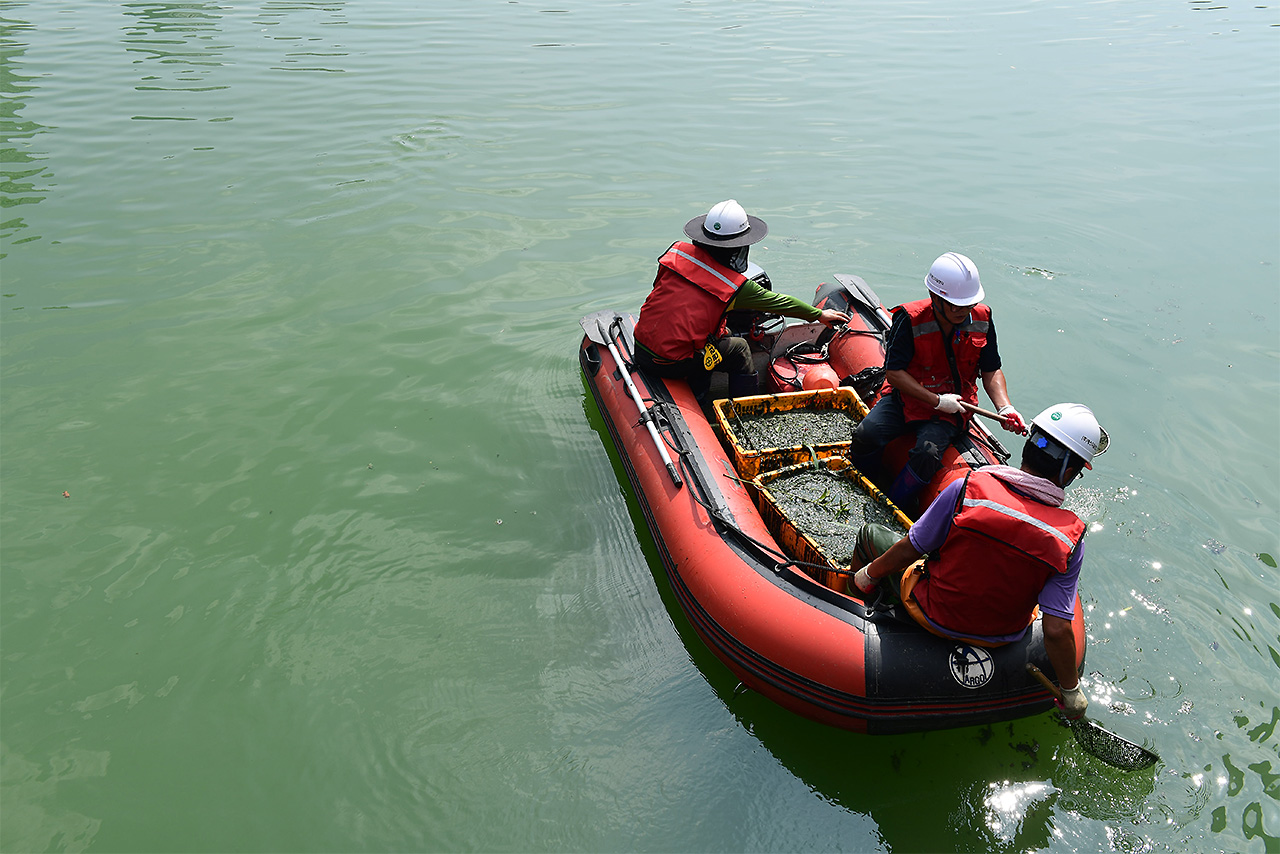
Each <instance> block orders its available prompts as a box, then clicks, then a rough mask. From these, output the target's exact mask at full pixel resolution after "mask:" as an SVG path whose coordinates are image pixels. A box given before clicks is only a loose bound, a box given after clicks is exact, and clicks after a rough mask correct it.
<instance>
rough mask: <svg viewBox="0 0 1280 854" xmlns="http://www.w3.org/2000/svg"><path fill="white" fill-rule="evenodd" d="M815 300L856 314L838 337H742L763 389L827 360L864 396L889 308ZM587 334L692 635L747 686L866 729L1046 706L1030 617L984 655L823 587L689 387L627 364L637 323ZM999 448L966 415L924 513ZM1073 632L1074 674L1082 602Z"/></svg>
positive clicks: (592, 320)
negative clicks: (764, 509)
mask: <svg viewBox="0 0 1280 854" xmlns="http://www.w3.org/2000/svg"><path fill="white" fill-rule="evenodd" d="M815 304H817V305H819V306H824V307H830V308H838V309H841V310H847V311H848V312H849V313H850V315H851V317H852V320H851V322H850V323H849V324H848V327H846V328H844V329H842V330H839V331H837V332H836V333H835V334H834V335H833V334H832V333H831V332H830V331H829V330H826V329H825V328H824V327H822V326H821V325H819V324H803V323H802V324H793V325H790V326H782V327H780V328H775V329H772V330H770V329H768V328H767V327H761V326H760V325H759V324H758V323H755V324H753V327H752V329H751V330H750V331H749V333H748V334H749V336H750V337H751V339H752V341H753V347H754V348H756V349H757V350H758V351H759V352H758V357H757V361H758V362H764V363H767V368H768V374H769V377H770V383H771V384H772V389H773V390H775V391H786V390H793V389H794V386H795V384H796V383H798V384H799V386H800V387H801V388H803V386H804V379H805V377H806V375H808V374H809V373H810V372H813V371H815V370H817V367H816V366H821V368H822V370H821V371H820V376H821V378H822V383H823V384H827V383H829V382H830V377H831V375H832V373H834V375H835V376H836V377H837V378H838V382H839V383H840V385H842V386H847V387H852V388H853V389H854V390H855V391H856V392H857V393H858V394H859V396H860V397H861V398H862V399H863V400H865V401H866V403H867V404H868V405H870V404H871V403H872V402H874V399H875V398H876V396H877V395H878V394H879V393H880V391H881V385H882V382H883V362H884V335H885V332H886V331H887V329H888V325H889V323H888V315H887V313H886V312H885V310H884V308H883V306H881V305H880V302H879V299H878V298H877V297H876V296H875V294H874V292H873V291H872V290H871V289H870V288H869V287H868V286H867V285H866V283H865V282H863V281H862V280H861V279H859V278H857V277H856V276H838V277H837V282H836V283H835V284H833V285H823V286H821V287H819V288H818V291H817V295H816V299H815ZM582 327H583V330H584V331H585V332H586V335H585V336H584V337H583V339H582V342H581V344H580V346H579V351H578V358H579V362H580V365H581V367H582V373H583V376H584V378H585V381H586V385H587V387H588V388H589V389H590V391H591V397H592V398H593V399H594V401H595V403H596V405H597V406H598V408H599V411H600V414H601V417H602V419H603V421H604V423H605V424H606V425H607V427H608V432H609V436H608V441H607V443H606V444H607V445H612V447H613V449H614V450H615V451H616V452H617V454H618V456H619V457H620V459H621V461H622V464H623V466H624V468H625V469H626V472H627V475H628V478H629V479H630V481H631V485H632V487H633V488H634V490H635V493H636V497H637V499H638V501H639V505H640V507H641V508H642V509H643V512H644V516H645V519H646V521H647V523H648V526H649V529H650V531H651V532H652V534H653V538H654V541H655V542H656V544H657V546H658V550H659V552H660V554H661V556H662V563H663V567H664V569H665V571H666V573H667V576H668V578H669V580H670V583H671V588H672V590H673V591H674V593H675V595H676V598H677V599H678V601H679V603H680V607H681V609H682V610H683V611H684V614H685V616H686V617H687V618H688V620H689V622H690V623H691V624H692V625H693V627H694V629H695V630H696V631H697V633H698V635H699V637H701V638H702V640H703V641H704V642H705V643H706V644H707V646H708V647H709V648H710V649H711V651H712V652H713V653H714V654H715V655H716V657H718V658H719V659H720V660H721V661H723V662H724V664H725V665H726V666H727V667H728V668H729V669H730V670H732V671H733V673H734V674H735V675H736V676H737V677H738V679H739V680H741V682H742V684H743V685H744V686H745V687H747V688H750V689H751V690H754V691H757V692H759V693H760V694H763V695H764V696H766V697H768V698H769V699H771V700H772V701H774V702H775V703H777V704H778V705H780V706H783V707H784V708H787V709H790V710H792V711H794V712H796V713H797V714H800V715H803V716H805V717H807V718H811V719H813V720H816V721H820V722H822V723H826V724H830V725H832V726H837V727H841V728H844V729H850V730H855V731H860V732H870V733H890V732H906V731H912V730H927V729H942V728H946V727H958V726H968V725H973V724H982V723H991V722H994V721H1001V720H1008V719H1011V718H1017V717H1022V716H1026V715H1030V714H1035V713H1039V712H1043V711H1046V710H1048V709H1050V708H1052V707H1053V701H1052V698H1051V697H1050V695H1049V694H1048V693H1047V692H1046V691H1045V689H1044V688H1043V687H1041V686H1040V684H1039V683H1038V682H1036V681H1035V680H1034V679H1033V678H1032V677H1031V676H1030V675H1028V673H1027V668H1026V665H1027V664H1028V663H1032V664H1035V665H1036V666H1038V667H1039V668H1041V669H1042V670H1048V671H1049V672H1052V670H1051V668H1050V666H1049V663H1048V658H1047V656H1046V655H1045V650H1044V638H1043V633H1042V631H1041V623H1040V620H1039V619H1037V620H1036V621H1035V622H1034V623H1033V624H1032V626H1031V627H1030V629H1029V630H1028V631H1027V633H1026V635H1025V636H1024V637H1023V639H1022V640H1020V641H1017V642H1014V643H1011V644H1007V645H1005V646H1002V647H998V648H994V649H984V648H980V647H976V646H971V645H969V644H966V643H962V642H957V641H953V640H948V639H944V638H941V637H937V636H935V635H932V634H930V633H928V632H926V631H924V630H923V629H922V628H920V627H919V626H918V625H917V624H916V623H915V622H914V621H913V620H912V619H911V617H910V616H908V615H907V614H906V613H905V612H902V611H901V609H900V607H895V606H891V605H887V604H879V603H868V602H864V601H862V600H861V599H858V598H855V597H852V596H849V595H847V594H846V593H844V592H842V590H841V589H835V588H843V587H844V585H843V584H834V585H831V586H828V585H827V584H824V583H822V582H821V581H819V580H818V578H821V577H822V576H821V574H817V575H816V576H815V574H813V573H812V572H809V571H806V569H807V567H806V566H805V565H804V564H803V561H802V560H799V559H798V556H797V555H792V554H788V553H787V552H786V551H785V550H784V548H783V547H782V546H781V545H780V542H779V538H776V537H775V534H774V532H773V531H771V530H770V526H769V525H768V524H766V520H765V518H764V516H762V514H761V512H760V510H759V509H757V505H756V503H754V501H753V498H752V494H751V493H750V491H749V488H750V487H749V484H747V483H745V482H744V481H745V480H746V478H744V477H742V476H741V475H740V473H739V471H738V470H737V468H736V466H735V460H734V459H733V454H732V451H733V449H732V448H731V447H729V448H727V447H726V443H725V442H724V441H722V436H721V435H720V434H719V433H718V432H717V430H716V429H715V427H714V426H713V425H712V424H711V423H710V422H708V420H707V418H706V417H705V415H704V414H703V411H702V409H701V407H700V406H699V404H698V402H697V401H696V400H695V399H694V397H693V395H692V393H691V392H690V391H689V388H688V386H687V384H686V383H685V382H683V381H681V380H664V379H660V378H657V377H653V376H650V375H647V374H646V373H644V372H643V371H641V370H639V369H638V368H636V367H634V365H633V364H632V353H634V351H635V350H634V340H633V338H632V329H633V327H634V319H633V318H631V317H629V316H624V315H621V314H617V313H614V312H600V313H597V314H593V315H589V316H588V317H585V318H583V320H582ZM811 385H813V384H812V383H811ZM713 388H714V386H713ZM905 453H906V448H905V446H901V447H897V448H895V447H894V446H892V445H891V446H890V448H889V449H887V451H886V454H885V464H886V466H887V467H893V466H900V465H901V464H902V462H903V461H904V460H905ZM1007 456H1008V455H1007V453H1006V452H1004V450H1003V448H1001V447H1000V445H999V442H998V441H996V440H995V439H994V437H992V436H991V435H990V434H989V433H987V432H986V431H985V430H983V429H982V428H981V427H980V425H977V424H972V425H971V430H970V432H969V435H968V437H967V438H966V439H965V440H963V441H961V442H960V443H959V447H957V448H955V449H953V450H952V451H951V452H949V453H948V455H947V458H946V459H945V460H944V466H943V468H942V470H940V471H939V473H938V476H937V477H936V478H935V479H934V481H933V482H932V483H931V484H930V485H929V486H928V487H926V488H925V491H924V493H923V494H922V495H921V506H927V504H928V502H929V501H930V500H931V499H932V498H933V497H934V496H936V495H937V493H938V492H939V491H940V490H941V489H942V487H944V486H945V485H946V483H948V482H950V481H951V480H953V479H954V478H956V477H960V476H963V474H964V472H965V471H967V470H968V469H969V468H970V467H976V466H980V465H986V464H989V463H994V462H1002V461H1003V460H1004V459H1005V458H1007ZM895 460H896V461H895ZM1074 627H1075V636H1076V646H1077V649H1078V650H1079V651H1080V652H1079V661H1078V662H1077V667H1082V666H1083V661H1084V647H1085V637H1084V619H1083V615H1082V611H1081V607H1080V602H1079V599H1078V598H1077V601H1076V614H1075V623H1074Z"/></svg>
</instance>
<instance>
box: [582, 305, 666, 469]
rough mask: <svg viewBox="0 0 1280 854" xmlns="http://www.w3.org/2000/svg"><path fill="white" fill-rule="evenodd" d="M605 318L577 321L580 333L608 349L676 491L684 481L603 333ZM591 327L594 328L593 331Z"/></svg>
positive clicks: (606, 336)
mask: <svg viewBox="0 0 1280 854" xmlns="http://www.w3.org/2000/svg"><path fill="white" fill-rule="evenodd" d="M605 316H606V313H605V312H597V313H596V314H591V315H587V316H586V317H584V318H582V320H581V321H579V323H580V324H581V326H582V331H583V332H586V333H587V337H588V338H589V339H591V341H592V342H593V343H595V344H603V345H605V346H606V347H608V348H609V355H610V356H612V357H613V361H614V364H616V365H617V366H618V373H619V374H621V375H622V382H623V384H624V385H626V387H627V392H628V393H630V395H631V400H632V401H633V402H634V403H635V405H636V409H637V410H639V412H640V420H641V421H643V422H644V425H645V426H646V427H648V428H649V436H650V438H652V439H653V444H654V447H656V448H657V449H658V456H659V457H661V458H662V463H663V465H665V466H666V467H667V474H669V475H671V482H672V483H674V484H675V485H676V489H679V488H680V487H682V486H684V481H682V480H681V479H680V473H679V472H678V471H676V467H675V464H674V463H673V462H671V455H670V454H668V453H667V446H666V445H665V444H663V441H662V436H660V435H659V434H658V428H657V426H655V424H654V417H653V411H652V410H651V409H650V408H649V407H647V406H645V405H644V400H643V399H641V397H640V392H639V391H637V390H636V385H635V383H633V382H632V381H631V374H630V373H629V372H628V370H627V366H626V364H624V363H623V361H622V356H620V355H619V354H618V348H617V347H616V346H614V343H613V339H612V338H610V337H609V333H608V332H606V331H605V325H604V320H603V318H604V317H605ZM592 327H594V330H593V328H592ZM593 332H594V334H593Z"/></svg>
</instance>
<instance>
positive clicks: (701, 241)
mask: <svg viewBox="0 0 1280 854" xmlns="http://www.w3.org/2000/svg"><path fill="white" fill-rule="evenodd" d="M684 233H685V236H686V237H688V238H689V241H690V242H688V243H685V242H676V243H673V244H672V245H671V248H669V249H668V250H667V251H666V252H665V253H663V255H662V257H661V258H659V259H658V273H657V276H656V277H655V278H654V281H653V290H652V291H650V292H649V296H648V298H647V299H646V300H645V301H644V305H643V306H641V308H640V318H639V320H637V321H636V328H635V340H636V353H635V361H636V364H637V365H639V366H640V367H641V368H643V369H644V370H646V371H648V372H650V373H652V374H654V375H656V376H660V377H668V378H680V379H687V380H688V381H689V388H690V389H691V390H692V391H693V393H694V396H695V397H696V398H697V399H698V401H699V402H700V403H702V404H703V405H704V406H705V405H706V403H707V400H706V398H707V392H708V390H709V389H710V386H711V372H712V371H713V370H721V371H726V372H727V373H728V375H729V396H730V397H741V396H743V395H749V394H755V393H756V391H757V390H758V389H759V377H758V375H757V374H756V370H755V365H754V362H753V359H752V356H751V346H750V343H749V342H748V341H747V339H745V338H741V337H738V336H733V335H730V334H729V330H728V326H727V325H726V323H725V315H726V314H727V313H728V312H729V311H730V310H731V309H735V310H737V309H741V310H751V311H760V312H767V313H769V314H780V315H783V316H786V317H798V318H800V319H801V320H810V321H812V320H817V321H821V322H822V323H823V325H825V326H828V327H831V326H836V325H839V324H843V323H848V322H849V315H847V314H845V313H844V312H842V311H834V310H831V309H819V308H815V307H813V306H812V305H809V303H807V302H804V301H803V300H800V299H796V298H795V297H790V296H787V295H786V294H779V293H774V292H773V291H772V290H769V289H766V288H765V287H764V286H763V285H761V284H760V283H759V282H757V281H755V280H753V279H749V278H747V276H746V275H745V273H746V270H747V255H748V253H749V252H750V249H751V246H752V245H753V244H755V243H758V242H760V241H761V240H762V239H764V236H765V235H766V234H768V233H769V226H768V225H766V224H765V222H764V220H762V219H760V218H759V217H755V216H751V215H749V214H748V213H747V212H746V211H745V210H743V208H742V205H740V204H738V202H737V201H735V200H734V199H728V200H726V201H723V202H720V203H719V204H716V205H714V206H713V207H712V208H711V210H710V211H708V212H707V213H706V214H705V215H703V216H696V217H694V218H693V219H691V220H689V221H688V222H687V223H685V226H684Z"/></svg>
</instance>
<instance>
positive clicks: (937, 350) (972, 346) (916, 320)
mask: <svg viewBox="0 0 1280 854" xmlns="http://www.w3.org/2000/svg"><path fill="white" fill-rule="evenodd" d="M893 310H894V312H895V313H896V312H899V311H905V312H906V313H907V315H908V316H909V317H910V318H911V335H912V340H913V342H914V344H915V352H914V353H913V354H912V356H911V363H910V364H909V365H907V373H909V374H911V376H913V377H915V379H916V380H918V381H919V383H920V385H922V386H924V387H925V388H927V389H928V390H929V391H931V392H933V393H934V394H958V395H960V398H961V400H964V401H967V402H968V403H972V404H974V405H977V403H978V357H979V356H980V355H981V354H982V348H983V347H985V346H986V345H987V330H988V329H990V328H991V309H990V308H988V307H987V306H985V305H982V304H981V303H979V304H978V305H975V306H972V307H971V308H970V310H969V317H968V319H967V320H965V322H964V323H962V324H960V325H959V326H957V327H956V328H955V329H954V330H952V333H951V350H952V352H953V353H954V354H955V358H956V375H957V376H958V378H959V381H960V385H959V387H958V388H957V387H956V376H952V373H951V365H950V364H949V363H948V362H947V351H946V346H945V344H944V342H943V340H942V328H941V327H940V326H938V318H936V317H934V314H933V303H932V302H931V301H930V300H928V299H922V300H916V301H915V302H909V303H905V304H903V305H900V306H897V307H896V308H894V309H893ZM900 397H901V398H902V414H903V420H905V421H928V420H929V419H930V418H937V417H941V418H945V419H947V420H948V421H952V422H956V423H959V421H960V416H959V415H942V414H940V413H939V412H938V411H937V410H936V409H934V408H933V407H931V406H929V405H928V404H927V403H922V402H921V401H918V400H916V399H915V398H914V397H911V396H909V395H906V394H903V395H900Z"/></svg>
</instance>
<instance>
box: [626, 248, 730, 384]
mask: <svg viewBox="0 0 1280 854" xmlns="http://www.w3.org/2000/svg"><path fill="white" fill-rule="evenodd" d="M745 281H747V277H746V276H744V275H743V274H741V273H738V272H735V271H733V270H730V269H729V268H728V267H725V266H723V265H721V264H719V263H718V262H716V261H715V260H714V259H713V258H712V257H711V255H710V253H708V252H707V251H706V250H704V249H702V248H700V247H698V246H695V245H693V244H692V243H683V242H678V243H673V244H671V248H670V249H668V250H667V251H666V253H664V254H663V256H662V257H661V258H659V259H658V274H657V276H656V277H655V278H654V280H653V290H652V291H650V292H649V296H648V298H647V299H645V301H644V305H642V306H641V307H640V319H639V320H637V321H636V329H635V335H636V341H637V342H639V343H640V344H643V345H644V347H645V349H647V350H648V351H649V352H650V353H652V354H653V355H655V356H657V357H658V358H660V359H668V360H670V361H673V362H678V361H680V360H682V359H688V358H691V357H692V356H694V355H695V354H696V353H698V351H700V350H701V349H702V348H703V347H704V346H706V344H707V342H708V341H715V340H717V339H719V338H721V337H723V336H724V335H726V334H728V329H727V327H726V326H725V323H724V316H725V311H726V309H727V308H728V306H729V302H730V301H731V300H732V299H733V297H734V295H735V294H737V292H738V288H740V287H742V284H743V283H744V282H745Z"/></svg>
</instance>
